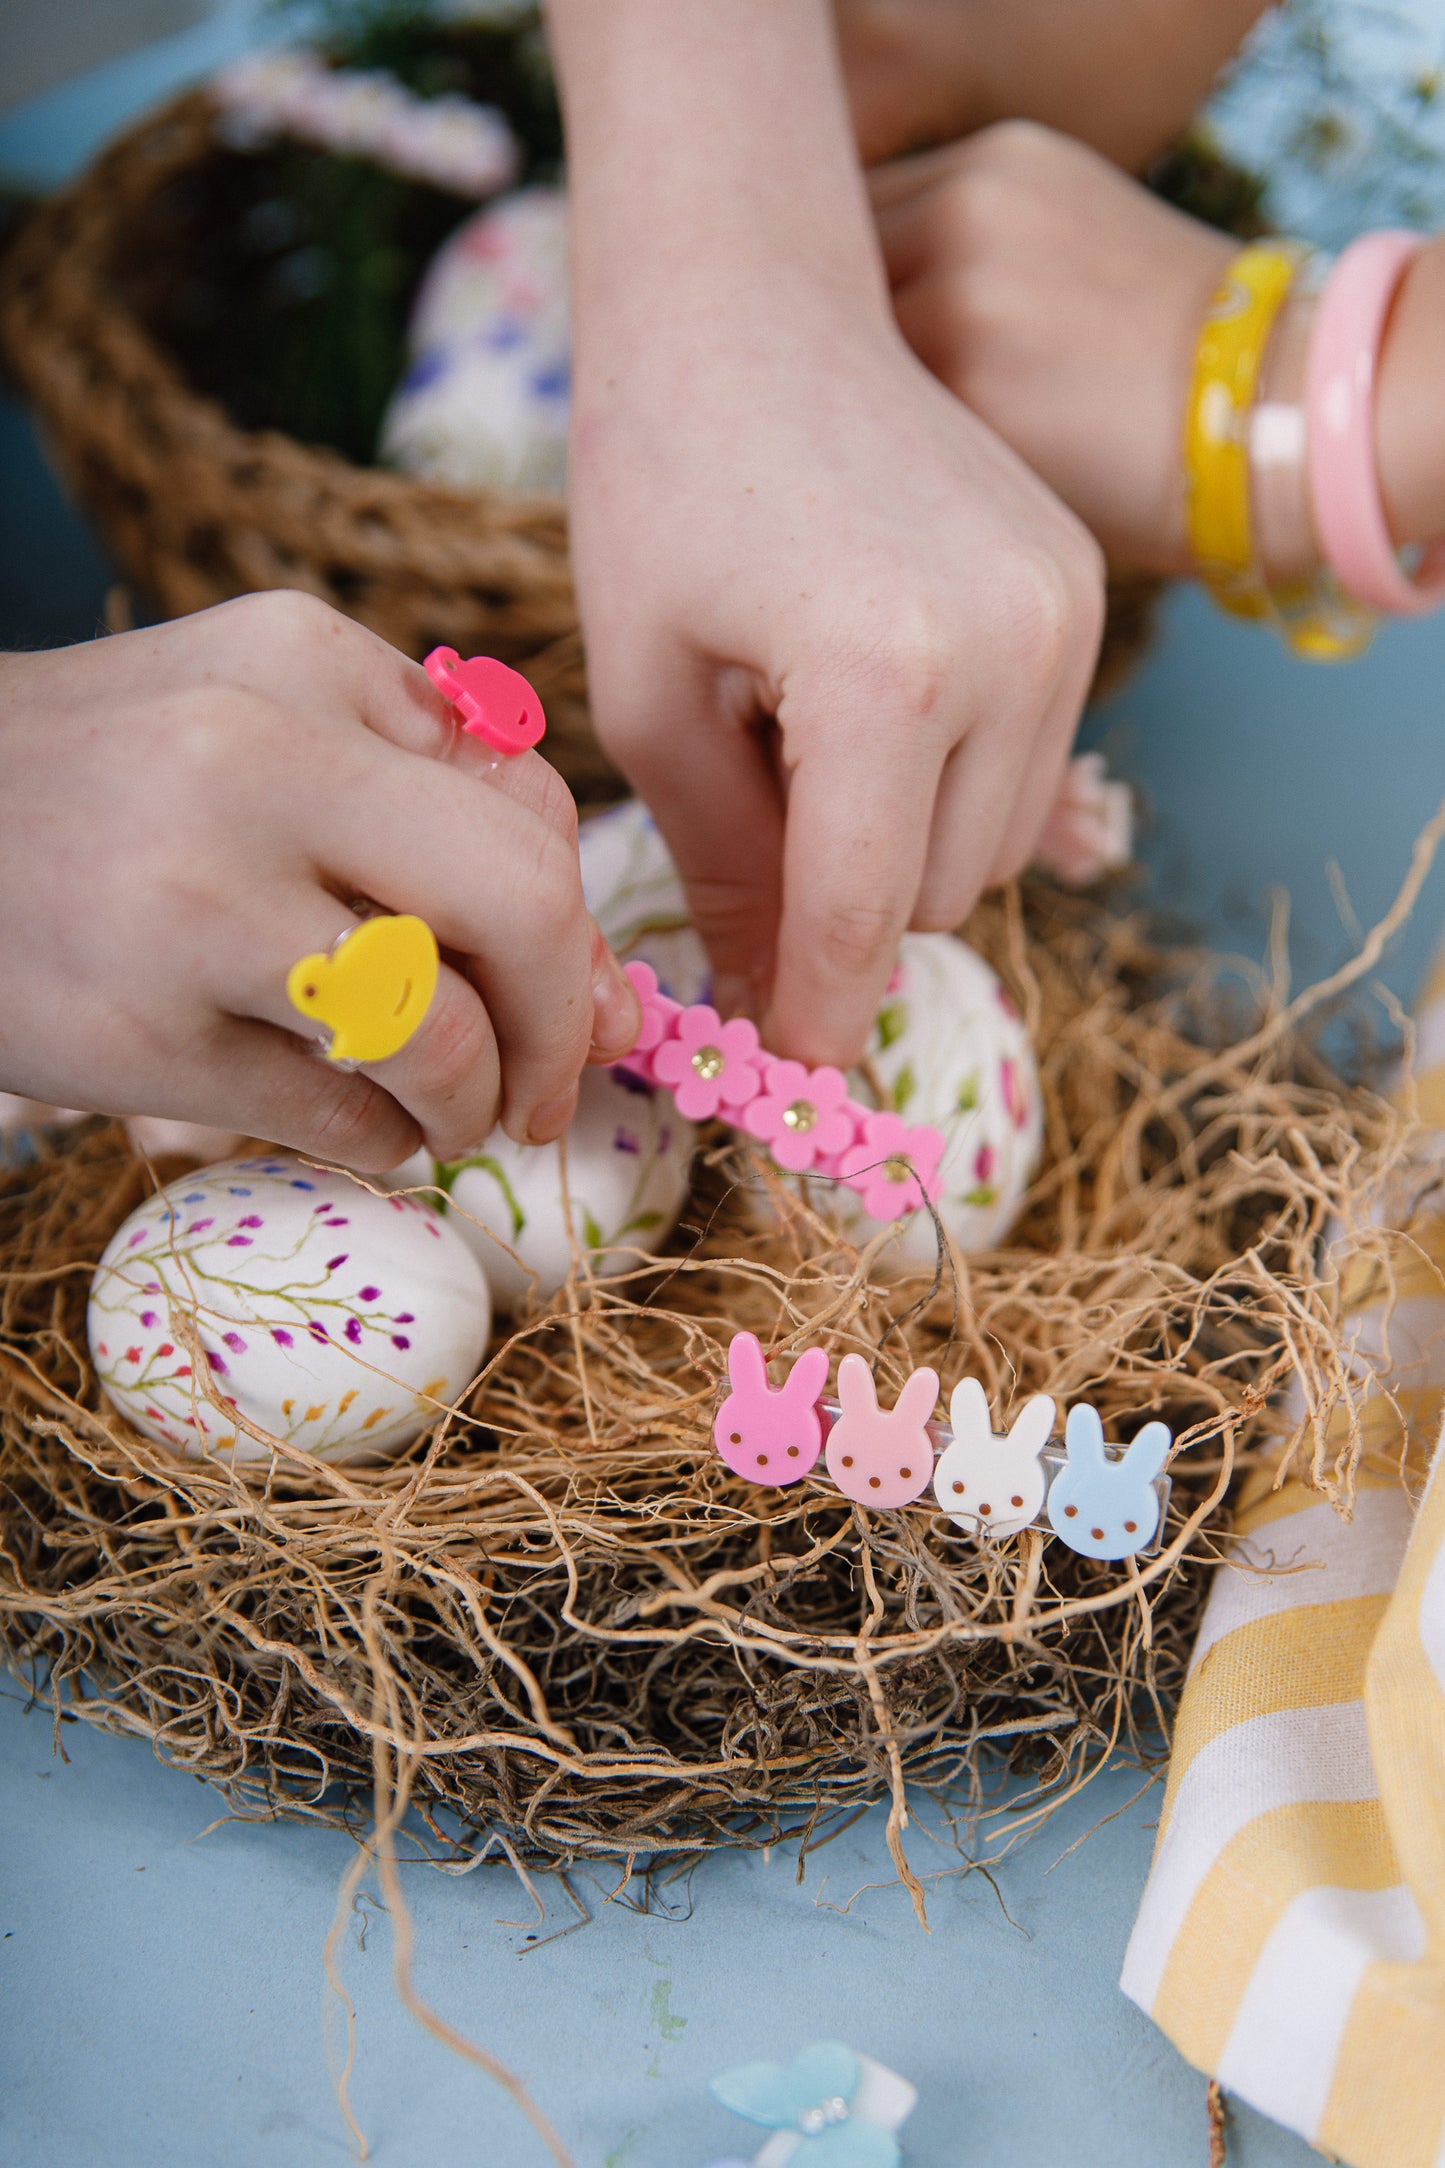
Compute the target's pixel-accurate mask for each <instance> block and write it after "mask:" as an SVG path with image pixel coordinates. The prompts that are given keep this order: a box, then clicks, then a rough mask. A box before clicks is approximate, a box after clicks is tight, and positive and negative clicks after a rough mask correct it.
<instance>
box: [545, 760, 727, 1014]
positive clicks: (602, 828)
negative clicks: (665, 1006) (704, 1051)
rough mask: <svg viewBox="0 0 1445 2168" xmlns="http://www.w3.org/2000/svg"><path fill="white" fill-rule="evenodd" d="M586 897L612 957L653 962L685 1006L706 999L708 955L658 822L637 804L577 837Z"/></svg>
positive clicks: (615, 810)
mask: <svg viewBox="0 0 1445 2168" xmlns="http://www.w3.org/2000/svg"><path fill="white" fill-rule="evenodd" d="M577 847H578V853H579V856H580V857H581V860H582V892H583V894H584V895H585V897H586V898H587V908H588V910H589V911H590V912H591V913H592V916H593V917H594V918H595V919H596V921H597V923H598V925H599V926H600V927H601V929H602V931H603V933H604V935H605V936H606V938H607V941H608V943H609V944H610V946H611V948H612V950H613V952H614V954H615V955H618V956H620V957H621V958H622V961H623V962H624V963H632V962H633V961H637V962H639V963H645V964H651V966H652V968H653V970H654V971H655V972H656V973H657V982H658V985H659V986H660V987H661V989H662V991H663V993H665V994H667V995H669V996H670V997H671V999H672V1000H674V1001H680V1002H681V1003H682V1005H683V1007H684V1008H687V1007H689V1006H690V1005H691V1004H692V1003H693V1002H695V1001H706V1000H707V998H708V993H709V989H710V987H711V985H712V968H711V966H710V964H709V963H708V958H707V951H706V949H705V948H704V947H703V945H702V942H701V940H700V939H699V938H698V936H697V934H696V933H695V932H694V931H693V928H692V925H691V922H690V920H689V918H688V911H687V898H686V896H685V895H684V894H683V888H682V882H681V880H680V879H679V877H678V871H677V868H676V866H675V865H674V864H673V862H672V858H671V856H670V854H669V852H668V848H667V845H666V844H665V843H664V842H663V840H662V836H661V833H660V832H659V830H658V826H657V823H656V822H655V821H654V820H653V818H652V815H651V814H650V813H649V812H648V810H647V808H646V806H645V805H643V804H642V802H641V800H640V799H637V798H628V799H625V800H624V801H623V803H622V804H621V805H615V806H609V807H608V809H607V811H606V812H605V813H598V814H595V815H594V816H593V818H592V819H591V820H589V821H586V822H584V823H583V826H582V831H581V834H580V836H579V837H578V845H577Z"/></svg>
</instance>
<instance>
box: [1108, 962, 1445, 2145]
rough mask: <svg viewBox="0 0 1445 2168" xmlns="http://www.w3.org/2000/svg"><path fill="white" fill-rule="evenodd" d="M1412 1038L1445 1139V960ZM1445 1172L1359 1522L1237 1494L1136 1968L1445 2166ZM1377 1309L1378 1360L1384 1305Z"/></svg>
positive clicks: (1207, 2020) (1351, 2136)
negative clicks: (1441, 1442) (1230, 1543)
mask: <svg viewBox="0 0 1445 2168" xmlns="http://www.w3.org/2000/svg"><path fill="white" fill-rule="evenodd" d="M1418 1030H1419V1041H1418V1087H1419V1092H1420V1101H1421V1108H1422V1111H1423V1112H1424V1114H1425V1116H1426V1118H1427V1119H1428V1120H1430V1121H1431V1122H1432V1123H1437V1124H1439V1126H1440V1128H1441V1129H1442V1131H1445V969H1441V968H1440V967H1438V966H1437V969H1436V972H1435V973H1433V974H1432V980H1431V984H1430V986H1429V987H1428V988H1427V991H1426V995H1425V999H1424V1002H1423V1005H1422V1011H1421V1015H1420V1019H1419V1026H1418ZM1442 1144H1445V1139H1442ZM1440 1166H1441V1182H1442V1188H1441V1192H1440V1196H1439V1199H1438V1201H1433V1202H1432V1204H1431V1205H1430V1206H1428V1207H1427V1215H1426V1216H1423V1217H1422V1216H1418V1215H1417V1216H1416V1217H1414V1218H1412V1221H1411V1232H1412V1234H1413V1235H1414V1236H1415V1237H1416V1240H1417V1244H1418V1247H1417V1249H1416V1251H1415V1252H1414V1255H1413V1261H1412V1263H1411V1264H1410V1266H1409V1268H1408V1271H1407V1272H1406V1273H1405V1275H1404V1277H1403V1278H1401V1277H1400V1276H1398V1275H1397V1278H1396V1290H1395V1300H1394V1303H1393V1306H1392V1308H1391V1310H1390V1312H1389V1319H1388V1328H1387V1330H1388V1366H1387V1368H1388V1384H1389V1387H1390V1390H1389V1391H1388V1392H1387V1391H1386V1390H1385V1389H1384V1382H1385V1381H1384V1379H1383V1378H1382V1383H1381V1389H1380V1390H1378V1391H1376V1392H1375V1393H1374V1395H1373V1397H1372V1398H1371V1399H1370V1400H1369V1401H1368V1403H1367V1405H1366V1410H1365V1433H1366V1458H1365V1461H1364V1463H1363V1465H1362V1467H1361V1471H1360V1476H1359V1483H1358V1491H1357V1499H1356V1510H1355V1514H1354V1518H1353V1519H1352V1520H1350V1521H1348V1522H1346V1521H1342V1520H1340V1519H1339V1518H1338V1517H1337V1515H1336V1514H1335V1512H1334V1510H1333V1509H1332V1507H1331V1506H1329V1505H1328V1504H1326V1503H1325V1502H1324V1501H1323V1500H1322V1499H1321V1498H1320V1496H1319V1494H1318V1493H1317V1492H1315V1491H1311V1490H1309V1489H1307V1488H1306V1487H1305V1486H1303V1485H1302V1484H1299V1483H1287V1484H1285V1485H1284V1486H1283V1487H1282V1488H1281V1489H1279V1490H1278V1491H1276V1490H1274V1489H1272V1488H1271V1487H1270V1482H1271V1479H1270V1476H1269V1473H1268V1471H1263V1472H1262V1473H1261V1474H1260V1475H1258V1476H1257V1477H1256V1478H1254V1479H1253V1486H1252V1494H1251V1491H1250V1490H1248V1489H1247V1490H1246V1492H1245V1494H1244V1496H1243V1499H1242V1501H1241V1509H1240V1512H1239V1514H1238V1516H1237V1522H1236V1528H1237V1535H1236V1539H1235V1546H1234V1551H1233V1561H1234V1562H1233V1563H1229V1564H1226V1565H1224V1566H1222V1567H1221V1568H1220V1569H1219V1571H1218V1573H1217V1574H1216V1576H1215V1582H1214V1587H1213V1590H1212V1592H1211V1596H1210V1600H1209V1605H1208V1608H1207V1610H1206V1613H1205V1616H1204V1620H1203V1624H1202V1626H1201V1629H1200V1634H1199V1642H1198V1646H1197V1648H1196V1650H1195V1652H1194V1657H1193V1662H1192V1666H1191V1670H1190V1676H1189V1681H1188V1684H1187V1686H1186V1688H1185V1692H1184V1696H1183V1700H1182V1702H1181V1706H1180V1710H1179V1717H1178V1722H1177V1727H1176V1731H1175V1739H1174V1753H1173V1759H1172V1762H1171V1765H1170V1771H1169V1784H1168V1790H1167V1793H1166V1797H1165V1805H1164V1811H1163V1816H1162V1819H1161V1824H1160V1831H1159V1839H1158V1844H1157V1847H1156V1850H1155V1854H1154V1862H1153V1866H1152V1868H1151V1870H1150V1876H1149V1882H1148V1885H1147V1888H1146V1890H1145V1894H1144V1900H1143V1904H1142V1906H1141V1908H1140V1912H1139V1918H1138V1921H1137V1923H1136V1925H1135V1929H1134V1933H1133V1937H1132V1939H1131V1941H1130V1944H1129V1950H1128V1955H1127V1958H1126V1960H1125V1966H1124V1975H1123V1986H1124V1990H1125V1992H1126V1993H1127V1994H1128V1995H1130V1996H1131V1997H1132V1998H1133V2000H1134V2001H1135V2002H1137V2003H1139V2004H1140V2005H1141V2006H1142V2008H1143V2009H1145V2010H1146V2011H1147V2012H1148V2013H1149V2014H1150V2016H1152V2017H1153V2018H1154V2020H1155V2021H1156V2023H1157V2024H1159V2025H1160V2026H1161V2027H1162V2028H1163V2030H1164V2031H1165V2032H1166V2033H1167V2034H1168V2035H1169V2037H1170V2039H1171V2040H1172V2041H1173V2042H1174V2043H1175V2045H1176V2046H1177V2047H1178V2048H1179V2049H1180V2050H1181V2052H1182V2053H1183V2054H1184V2055H1185V2056H1187V2057H1188V2059H1189V2061H1190V2062H1192V2063H1194V2064H1196V2065H1197V2066H1198V2067H1199V2068H1200V2069H1201V2070H1205V2071H1207V2072H1209V2073H1210V2075H1211V2076H1214V2077H1217V2078H1218V2079H1219V2081H1220V2083H1221V2085H1223V2086H1224V2087H1225V2089H1226V2090H1227V2091H1230V2092H1233V2093H1237V2094H1238V2095H1239V2096H1240V2097H1241V2098H1243V2099H1245V2100H1247V2101H1249V2102H1250V2103H1251V2104H1252V2105H1253V2106H1254V2107H1257V2108H1259V2109H1261V2110H1262V2111H1263V2112H1264V2113H1265V2114H1266V2115H1270V2116H1273V2117H1275V2118H1276V2120H1277V2121H1279V2122H1281V2123H1284V2124H1286V2125H1287V2126H1288V2127H1289V2128H1290V2129H1291V2130H1294V2131H1297V2132H1298V2133H1299V2134H1300V2135H1301V2136H1302V2137H1304V2138H1306V2139H1308V2140H1309V2141H1310V2142H1311V2143H1313V2144H1314V2145H1317V2146H1319V2147H1320V2148H1321V2149H1322V2150H1323V2151H1324V2152H1326V2153H1328V2154H1330V2155H1333V2156H1334V2157H1335V2158H1337V2159H1339V2160H1341V2161H1344V2162H1347V2163H1349V2164H1350V2168H1445V1473H1442V1472H1441V1467H1440V1464H1439V1463H1440V1461H1441V1460H1442V1459H1445V1456H1442V1455H1436V1453H1435V1449H1436V1441H1437V1439H1438V1438H1439V1434H1440V1428H1441V1418H1442V1412H1445V1149H1442V1153H1441V1159H1440ZM1430 1211H1433V1212H1434V1213H1435V1214H1436V1215H1437V1216H1433V1217H1432V1216H1428V1214H1429V1212H1430ZM1357 1301H1358V1303H1359V1311H1358V1316H1359V1338H1358V1340H1357V1342H1356V1345H1357V1347H1358V1348H1359V1351H1360V1353H1361V1355H1362V1357H1364V1358H1365V1359H1367V1360H1369V1359H1372V1358H1375V1359H1378V1358H1380V1357H1381V1354H1382V1342H1383V1340H1384V1337H1385V1329H1386V1328H1385V1327H1384V1325H1383V1321H1382V1316H1381V1313H1380V1311H1379V1309H1372V1307H1371V1301H1370V1291H1369V1290H1364V1291H1362V1293H1361V1295H1360V1296H1359V1297H1357ZM1384 1367H1386V1366H1384V1365H1383V1364H1382V1369H1383V1368H1384ZM1432 1455H1434V1456H1435V1458H1436V1461H1437V1465H1436V1466H1435V1468H1434V1470H1433V1472H1432V1473H1431V1474H1430V1478H1429V1480H1428V1482H1427V1480H1426V1475H1427V1470H1428V1468H1429V1463H1430V1461H1431V1458H1432ZM1422 1492H1423V1495H1422Z"/></svg>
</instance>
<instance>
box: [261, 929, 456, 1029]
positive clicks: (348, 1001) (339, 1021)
mask: <svg viewBox="0 0 1445 2168" xmlns="http://www.w3.org/2000/svg"><path fill="white" fill-rule="evenodd" d="M438 968H439V956H438V952H437V939H436V935H435V934H434V933H433V932H432V930H431V928H430V926H428V924H427V922H426V920H425V919H424V918H413V917H411V916H410V915H409V914H408V913H402V914H401V915H400V916H398V917H395V918H368V919H363V920H362V922H361V923H360V925H358V926H352V927H349V928H348V930H347V931H346V932H345V933H343V934H342V935H340V936H339V938H338V939H337V940H336V941H334V942H333V943H332V947H331V953H330V954H329V955H321V954H317V955H314V956H303V957H302V958H301V959H300V961H299V962H298V963H294V964H293V965H292V966H291V969H290V970H289V971H288V972H287V974H286V998H287V999H288V1000H289V1002H290V1003H291V1006H292V1007H293V1008H294V1009H299V1010H300V1012H301V1014H302V1015H303V1016H305V1017H309V1018H310V1019H311V1021H312V1022H313V1023H318V1024H322V1025H324V1026H325V1027H326V1029H327V1031H328V1032H329V1033H330V1038H329V1040H328V1042H327V1046H326V1057H327V1059H328V1061H337V1062H342V1061H344V1062H352V1063H356V1062H371V1061H385V1060H386V1059H387V1058H388V1056H390V1055H392V1054H399V1053H400V1052H401V1050H402V1048H403V1047H404V1046H405V1045H406V1043H407V1041H408V1039H410V1038H411V1037H412V1035H413V1034H414V1032H415V1031H416V1030H417V1027H418V1026H419V1025H420V1023H421V1021H422V1019H423V1018H424V1017H425V1015H426V1012H427V1010H428V1009H429V1008H430V1007H431V1003H432V996H433V994H434V993H435V992H436V986H437V970H438Z"/></svg>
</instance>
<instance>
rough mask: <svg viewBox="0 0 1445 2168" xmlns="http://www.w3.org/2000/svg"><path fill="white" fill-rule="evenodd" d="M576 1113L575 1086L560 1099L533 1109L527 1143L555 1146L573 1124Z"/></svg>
mask: <svg viewBox="0 0 1445 2168" xmlns="http://www.w3.org/2000/svg"><path fill="white" fill-rule="evenodd" d="M576 1111H577V1087H576V1085H575V1084H574V1085H573V1087H572V1089H571V1091H570V1092H566V1093H564V1095H563V1096H562V1098H560V1099H544V1100H543V1102H542V1104H541V1106H539V1107H534V1108H533V1109H532V1117H531V1120H530V1121H529V1122H528V1124H527V1142H528V1143H529V1144H555V1143H556V1141H557V1139H558V1137H560V1136H561V1134H562V1132H563V1130H564V1129H566V1128H567V1126H568V1124H569V1123H570V1122H571V1119H572V1116H573V1115H574V1114H575V1113H576Z"/></svg>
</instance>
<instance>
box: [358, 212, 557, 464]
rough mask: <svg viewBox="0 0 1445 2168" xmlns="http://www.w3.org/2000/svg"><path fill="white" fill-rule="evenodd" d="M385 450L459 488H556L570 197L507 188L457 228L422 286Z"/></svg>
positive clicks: (385, 428) (385, 426) (394, 460)
mask: <svg viewBox="0 0 1445 2168" xmlns="http://www.w3.org/2000/svg"><path fill="white" fill-rule="evenodd" d="M407 343H408V352H409V356H410V359H409V362H408V366H407V369H406V373H405V374H404V376H403V377H402V380H401V383H400V384H399V385H398V387H397V389H396V391H395V393H394V394H393V396H392V399H391V403H390V405H389V406H388V408H387V411H386V414H385V417H384V419H383V422H382V431H381V456H382V458H383V459H384V460H387V461H389V462H390V463H391V464H392V465H394V466H399V467H403V468H405V469H406V471H407V472H408V473H411V474H420V475H424V476H425V477H427V479H429V480H431V481H436V482H446V483H449V484H450V485H451V486H452V487H453V488H457V489H509V490H520V491H537V492H541V493H544V494H547V495H558V496H560V495H561V493H562V492H563V490H564V489H565V487H566V480H567V408H568V398H569V390H570V382H571V335H570V332H569V328H568V296H567V205H566V198H565V196H564V195H563V194H562V193H561V191H560V190H557V189H547V188H529V189H522V190H520V191H519V192H518V193H517V194H515V195H512V196H506V197H503V198H502V200H501V201H500V202H498V203H495V204H493V205H491V206H490V207H489V208H488V209H486V210H484V211H480V212H478V213H477V215H476V216H475V217H474V218H470V219H468V220H467V222H466V224H465V225H463V226H461V227H459V228H458V230H457V231H456V232H455V233H454V234H452V235H451V236H450V238H449V239H448V240H447V241H446V242H445V243H444V244H443V246H442V248H441V250H440V252H439V253H438V255H437V256H436V257H435V258H434V259H433V261H432V264H431V267H430V269H429V270H428V272H427V274H426V277H425V279H424V280H423V281H422V285H421V289H420V291H419V293H418V295H417V299H416V303H415V306H414V309H413V312H412V319H411V323H410V326H409V327H408V334H407Z"/></svg>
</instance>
